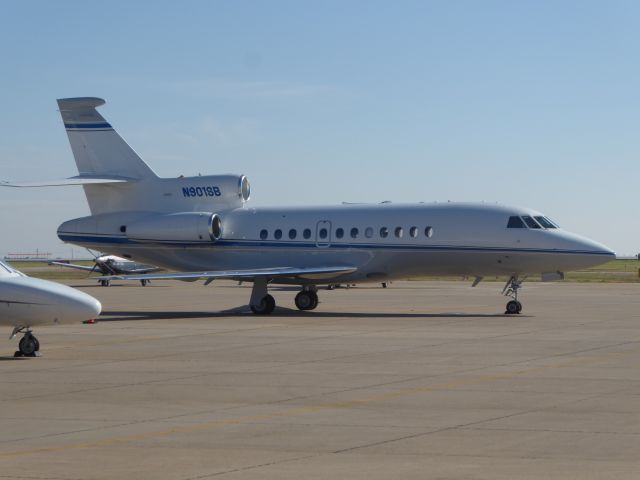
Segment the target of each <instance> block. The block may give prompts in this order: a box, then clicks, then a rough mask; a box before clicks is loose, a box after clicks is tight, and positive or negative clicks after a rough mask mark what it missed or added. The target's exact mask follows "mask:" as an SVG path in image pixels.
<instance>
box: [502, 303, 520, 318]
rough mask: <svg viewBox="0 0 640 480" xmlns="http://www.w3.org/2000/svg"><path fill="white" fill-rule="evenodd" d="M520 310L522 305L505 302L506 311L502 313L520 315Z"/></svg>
mask: <svg viewBox="0 0 640 480" xmlns="http://www.w3.org/2000/svg"><path fill="white" fill-rule="evenodd" d="M520 310H522V305H520V302H517V301H515V300H511V301H509V302H507V310H506V312H504V313H506V314H507V315H515V314H516V313H520Z"/></svg>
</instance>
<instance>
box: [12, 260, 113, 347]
mask: <svg viewBox="0 0 640 480" xmlns="http://www.w3.org/2000/svg"><path fill="white" fill-rule="evenodd" d="M101 309H102V306H101V305H100V302H99V301H98V300H96V299H95V298H93V297H92V296H90V295H87V294H86V293H84V292H81V291H80V290H76V289H75V288H71V287H67V286H66V285H61V284H59V283H55V282H49V281H47V280H40V279H37V278H30V277H27V276H26V275H25V274H23V273H22V272H19V271H18V270H16V269H14V268H12V267H10V266H9V265H7V264H5V263H3V262H0V325H8V326H12V327H13V332H12V333H11V336H10V337H9V338H10V339H11V338H13V337H15V336H16V335H17V334H19V333H24V336H23V337H22V339H21V340H20V342H19V344H18V348H19V350H18V351H17V352H16V353H15V355H16V356H26V357H29V356H31V357H32V356H36V355H37V353H38V351H39V350H40V342H39V341H38V339H37V338H36V337H35V336H34V335H33V334H32V333H31V328H32V327H35V326H37V325H52V324H59V323H72V322H81V321H83V320H90V319H95V318H96V317H97V316H98V315H100V310H101Z"/></svg>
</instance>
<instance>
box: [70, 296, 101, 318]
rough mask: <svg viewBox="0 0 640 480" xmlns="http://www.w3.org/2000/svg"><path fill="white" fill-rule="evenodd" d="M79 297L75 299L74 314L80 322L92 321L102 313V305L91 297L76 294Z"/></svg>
mask: <svg viewBox="0 0 640 480" xmlns="http://www.w3.org/2000/svg"><path fill="white" fill-rule="evenodd" d="M78 293H80V294H81V295H79V296H78V297H76V299H75V300H76V312H77V314H78V316H80V317H82V318H81V319H82V320H89V319H94V318H96V317H97V316H98V315H100V312H101V311H102V304H101V303H100V302H99V301H98V300H97V299H95V298H93V297H92V296H91V295H87V294H86V293H82V292H78Z"/></svg>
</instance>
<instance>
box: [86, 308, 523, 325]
mask: <svg viewBox="0 0 640 480" xmlns="http://www.w3.org/2000/svg"><path fill="white" fill-rule="evenodd" d="M230 316H251V317H255V315H254V314H253V313H252V312H251V310H249V307H247V306H242V307H236V308H232V309H229V310H222V311H219V312H166V311H165V312H149V311H139V312H136V311H103V312H102V314H101V315H100V318H98V321H99V322H123V321H132V320H172V319H181V318H223V317H230ZM273 317H307V318H346V319H350V318H353V319H356V318H425V319H426V318H502V317H505V315H504V314H502V313H456V312H444V313H365V312H301V311H299V310H294V309H289V308H282V307H278V308H276V309H275V311H274V312H273V313H272V314H271V315H269V316H268V317H263V318H273ZM519 317H520V318H522V317H526V316H525V315H519Z"/></svg>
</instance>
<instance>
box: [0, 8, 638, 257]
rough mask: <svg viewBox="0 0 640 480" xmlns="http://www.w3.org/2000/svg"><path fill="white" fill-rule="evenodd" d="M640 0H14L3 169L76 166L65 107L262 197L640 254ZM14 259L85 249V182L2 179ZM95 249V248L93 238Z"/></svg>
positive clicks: (46, 174)
mask: <svg viewBox="0 0 640 480" xmlns="http://www.w3.org/2000/svg"><path fill="white" fill-rule="evenodd" d="M638 25H640V3H638V2H632V1H628V2H627V1H617V2H601V1H599V2H595V1H593V2H592V1H530V2H524V1H520V2H513V1H438V2H427V1H416V2H409V1H399V2H389V1H379V2H376V1H351V2H345V1H322V2H311V1H309V2H303V1H288V2H284V1H275V0H272V1H252V2H248V1H237V0H235V1H199V2H196V1H185V2H175V1H171V2H159V1H154V2H144V1H137V2H128V1H127V2H125V1H110V2H90V1H64V2H51V1H41V2H35V1H13V2H10V1H7V2H3V4H2V14H1V15H0V61H1V62H2V67H1V68H0V99H1V105H2V108H1V111H0V166H1V167H2V168H1V174H0V177H1V178H5V179H11V180H29V179H33V180H38V179H51V178H61V177H65V176H71V175H73V174H75V173H76V170H75V164H74V162H73V159H72V156H71V152H70V149H69V146H68V143H67V139H66V135H65V133H64V129H63V126H62V123H61V120H60V118H59V114H58V112H57V111H56V103H55V99H56V98H60V97H69V96H99V97H102V98H105V99H106V100H107V105H105V106H104V107H103V108H102V110H101V111H102V113H103V115H105V117H106V118H107V119H108V120H109V121H111V123H112V124H113V125H114V126H115V128H116V129H117V130H118V131H119V132H120V134H121V135H122V136H123V137H124V138H125V139H126V140H127V141H128V142H129V143H130V144H131V145H132V146H133V148H134V149H136V150H137V151H138V152H139V153H140V154H141V156H142V157H143V158H144V159H145V160H146V161H147V162H148V163H149V164H150V165H151V166H152V168H153V169H154V170H155V171H156V172H157V173H159V174H160V175H163V176H176V175H178V174H185V175H190V174H198V173H203V174H212V173H244V174H246V175H247V176H248V177H249V179H250V180H251V181H252V187H253V194H252V203H253V204H254V205H273V204H285V205H286V204H325V203H338V202H341V201H352V202H357V201H365V202H377V201H381V200H393V201H398V202H401V201H410V202H412V201H435V200H438V201H446V200H465V201H467V200H471V201H476V200H477V201H487V202H499V203H504V204H515V205H523V206H528V207H532V208H536V209H538V210H541V211H543V212H545V213H546V214H547V215H549V216H550V217H552V218H554V219H556V220H557V221H558V222H559V223H561V225H562V226H563V227H565V228H567V229H569V230H572V231H576V232H577V233H581V234H584V235H586V236H589V237H592V238H594V239H596V240H599V241H601V242H603V243H605V244H607V245H608V246H610V247H612V248H613V249H615V250H616V251H617V252H618V253H619V254H635V253H637V252H640V222H639V221H638V215H637V211H638V210H639V209H640V202H639V201H638V193H637V192H638V186H637V184H638V178H639V177H640V166H639V165H638V155H639V153H640V143H639V138H640V136H639V135H638V129H639V127H640V118H639V117H640V78H639V77H640V61H639V59H640V49H639V47H640V28H638ZM0 202H2V209H1V212H0V221H1V224H2V226H3V229H2V230H3V233H2V236H1V238H0V255H3V254H5V253H7V252H15V251H25V250H32V249H36V248H38V249H40V250H47V251H52V252H54V253H57V254H63V255H68V254H69V252H70V251H71V248H70V247H69V246H64V245H63V244H62V243H61V242H60V241H59V240H58V239H57V237H56V235H55V230H56V228H57V226H58V224H60V223H61V222H62V221H64V220H66V219H69V218H73V217H77V216H82V215H86V214H88V209H87V207H86V203H85V201H84V197H83V195H82V190H81V189H80V188H79V187H68V188H65V189H60V188H58V189H28V190H26V189H23V190H15V189H11V190H8V189H0ZM75 250H76V254H80V253H81V252H80V250H79V249H75Z"/></svg>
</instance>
